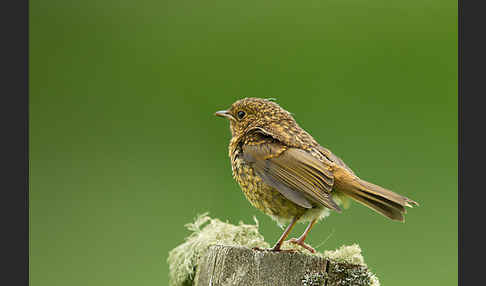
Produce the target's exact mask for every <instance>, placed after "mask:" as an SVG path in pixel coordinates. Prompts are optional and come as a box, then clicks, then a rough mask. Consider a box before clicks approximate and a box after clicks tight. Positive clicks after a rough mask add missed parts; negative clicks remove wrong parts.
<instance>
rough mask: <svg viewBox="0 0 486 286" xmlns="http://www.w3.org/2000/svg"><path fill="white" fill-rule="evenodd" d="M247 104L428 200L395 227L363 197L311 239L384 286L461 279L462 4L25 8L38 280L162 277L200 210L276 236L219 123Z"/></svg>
mask: <svg viewBox="0 0 486 286" xmlns="http://www.w3.org/2000/svg"><path fill="white" fill-rule="evenodd" d="M248 96H256V97H266V98H268V97H274V98H277V102H278V103H279V104H280V105H281V106H282V107H284V108H286V109H288V110H289V111H291V112H292V113H294V114H295V118H296V120H297V121H298V122H299V124H300V125H301V126H302V127H303V128H305V129H306V130H307V131H309V132H310V133H311V134H312V135H313V136H314V137H315V138H316V140H318V141H319V142H320V143H321V144H322V145H323V146H326V147H328V148H329V149H331V150H332V151H333V152H334V153H336V154H337V155H338V156H341V157H342V158H343V159H344V160H345V162H346V163H347V164H348V165H350V166H351V168H353V169H354V170H355V172H357V174H358V175H360V176H361V177H362V178H364V179H366V180H369V181H371V182H374V183H378V184H380V185H383V186H385V187H388V188H390V189H392V190H395V191H397V192H399V193H402V194H404V195H407V196H409V197H411V198H412V199H414V200H417V201H418V202H420V204H421V206H420V207H419V208H415V209H413V210H409V212H408V215H407V217H406V219H407V222H406V223H405V224H400V223H397V222H392V221H388V220H386V219H385V218H383V217H381V216H380V215H378V214H376V213H374V212H372V211H371V210H369V209H367V208H365V207H363V206H361V205H359V204H356V203H354V204H352V206H351V208H350V209H348V210H347V211H345V212H344V213H342V214H340V215H337V214H333V215H331V216H330V217H329V218H328V219H327V220H326V221H323V222H321V223H320V224H318V226H317V227H315V229H314V230H313V231H312V232H311V235H310V236H309V240H308V241H309V243H311V244H312V245H314V246H317V245H319V244H321V243H322V242H323V241H325V243H324V244H323V245H322V246H321V247H319V250H320V251H323V250H325V249H335V248H337V247H339V246H341V245H342V244H351V243H354V242H358V243H359V244H360V245H361V247H362V249H363V254H364V256H365V260H366V262H367V263H368V264H369V266H370V267H371V268H372V270H373V271H374V272H376V273H377V275H378V277H379V278H380V281H381V282H382V285H456V283H457V1H452V0H447V1H444V0H442V1H439V0H429V1H418V0H411V1H403V0H400V1H397V0H392V1H390V0H374V1H358V0H345V1H343V0H339V1H337V0H329V1H317V0H310V1H289V0H278V1H252V0H250V1H237V2H235V1H223V0H210V1H187V0H178V1H176V0H165V1H100V0H97V1H94V0H87V1H54V0H47V1H30V158H31V160H30V282H31V285H33V286H41V285H50V286H52V285H166V284H167V283H168V279H167V275H168V265H167V264H166V259H167V253H168V251H169V250H170V249H172V248H174V247H175V246H177V245H178V244H180V243H182V242H183V239H184V237H185V236H186V235H187V234H188V231H187V230H186V229H185V228H184V224H185V223H187V222H190V221H192V220H193V218H194V217H195V216H196V215H197V214H199V213H202V212H206V211H209V212H210V215H211V216H214V217H218V218H220V219H222V220H228V221H229V222H232V223H237V222H238V221H240V220H242V221H244V222H246V223H253V220H252V216H254V215H256V217H257V218H258V220H259V221H260V224H261V231H262V233H263V234H264V235H265V237H266V240H267V241H269V242H270V243H273V242H274V241H275V240H276V239H277V238H278V236H279V235H280V233H281V230H280V229H279V228H278V227H277V226H276V224H275V223H274V222H273V221H272V220H271V219H270V218H268V217H266V216H265V215H263V214H261V213H260V212H259V211H258V210H256V209H254V208H252V207H251V206H250V204H249V203H248V202H247V201H246V200H245V199H244V197H243V194H242V192H241V191H240V189H239V187H238V186H237V184H236V183H235V182H234V181H233V179H232V176H231V169H230V164H229V159H228V157H227V156H228V155H227V144H228V142H229V139H230V133H229V127H228V123H227V122H226V121H225V120H222V119H220V118H216V117H215V116H213V112H214V111H216V110H220V109H223V108H226V107H228V106H229V105H230V104H231V103H232V102H233V101H235V100H237V99H239V98H243V97H248ZM303 229H304V225H299V227H298V228H297V229H296V230H295V231H294V233H293V234H294V235H299V234H300V232H301V231H302V230H303ZM326 238H328V239H327V240H326Z"/></svg>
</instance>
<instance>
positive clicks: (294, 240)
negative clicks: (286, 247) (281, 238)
mask: <svg viewBox="0 0 486 286" xmlns="http://www.w3.org/2000/svg"><path fill="white" fill-rule="evenodd" d="M287 242H289V243H292V244H297V245H300V246H302V247H303V248H305V249H307V250H309V251H310V252H311V253H316V250H315V249H314V248H312V246H310V245H308V244H306V243H304V240H303V239H298V238H291V239H289V240H288V241H287Z"/></svg>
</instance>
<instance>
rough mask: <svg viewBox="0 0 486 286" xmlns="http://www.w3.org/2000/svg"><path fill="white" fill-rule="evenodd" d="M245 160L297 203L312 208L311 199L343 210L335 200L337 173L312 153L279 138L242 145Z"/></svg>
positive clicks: (273, 185) (334, 208) (269, 182)
mask: <svg viewBox="0 0 486 286" xmlns="http://www.w3.org/2000/svg"><path fill="white" fill-rule="evenodd" d="M242 149H243V159H245V160H246V161H247V162H248V163H250V164H251V165H252V167H253V169H254V170H255V172H256V173H257V174H258V175H259V176H260V177H261V178H262V179H263V180H264V181H265V183H267V184H269V185H271V186H272V187H274V188H275V189H277V190H278V191H279V192H280V193H281V194H282V195H284V196H285V197H286V198H288V199H289V200H291V201H293V202H294V203H296V204H298V205H301V206H303V207H306V208H310V207H311V204H310V203H309V201H313V202H317V203H319V204H322V205H324V206H326V207H328V208H330V209H333V210H336V211H341V209H340V208H339V206H338V205H337V204H336V203H335V202H334V201H333V200H332V197H331V190H332V187H333V185H334V176H333V173H332V171H330V169H329V168H328V166H327V165H326V164H325V163H323V162H321V161H319V160H318V159H316V158H314V157H313V156H312V155H311V154H310V153H308V152H306V151H304V150H301V149H297V148H288V147H286V146H285V145H283V144H281V143H280V142H278V141H275V140H274V141H272V142H268V141H267V142H261V143H259V144H246V145H243V146H242Z"/></svg>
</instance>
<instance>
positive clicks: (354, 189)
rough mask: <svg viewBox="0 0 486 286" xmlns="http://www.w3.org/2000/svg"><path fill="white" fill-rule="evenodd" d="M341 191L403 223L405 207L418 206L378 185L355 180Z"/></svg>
mask: <svg viewBox="0 0 486 286" xmlns="http://www.w3.org/2000/svg"><path fill="white" fill-rule="evenodd" d="M341 191H342V192H343V193H344V194H346V195H347V196H349V197H350V198H352V199H353V200H355V201H357V202H359V203H361V204H363V205H365V206H367V207H369V208H371V209H373V210H374V211H376V212H378V213H380V214H382V215H384V216H385V217H388V218H390V219H392V220H398V221H402V222H403V221H404V220H405V218H404V214H406V213H407V210H406V209H405V207H413V205H416V206H418V205H419V204H418V203H417V202H415V201H413V200H411V199H409V198H407V197H404V196H402V195H399V194H397V193H394V192H392V191H390V190H387V189H385V188H383V187H380V186H378V185H375V184H372V183H370V182H367V181H364V180H361V179H359V178H356V180H353V183H352V184H347V186H346V187H345V188H342V189H341Z"/></svg>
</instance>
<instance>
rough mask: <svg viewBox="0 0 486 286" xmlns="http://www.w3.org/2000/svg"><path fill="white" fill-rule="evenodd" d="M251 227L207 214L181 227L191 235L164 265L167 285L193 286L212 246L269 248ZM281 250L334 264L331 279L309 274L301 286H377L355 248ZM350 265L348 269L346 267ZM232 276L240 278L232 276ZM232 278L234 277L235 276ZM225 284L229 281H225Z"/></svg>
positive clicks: (256, 229)
mask: <svg viewBox="0 0 486 286" xmlns="http://www.w3.org/2000/svg"><path fill="white" fill-rule="evenodd" d="M254 220H255V224H253V225H252V224H244V223H243V222H241V221H240V222H239V224H238V225H233V224H230V223H228V222H222V221H220V220H219V219H216V218H211V217H209V216H208V214H207V213H204V214H202V215H199V216H198V217H197V218H196V219H195V221H194V222H193V223H189V224H186V225H185V227H186V228H187V229H188V230H189V231H191V234H190V235H189V236H188V237H187V238H186V239H185V242H184V243H182V244H180V245H179V246H177V247H176V248H174V249H173V250H171V251H170V252H169V257H168V259H167V262H168V264H169V285H170V286H190V285H192V284H193V280H194V276H195V273H196V266H197V264H198V262H199V259H200V258H202V257H204V256H205V254H206V252H207V251H208V249H209V247H210V246H212V245H216V244H218V245H227V246H245V247H249V248H252V247H259V248H269V247H270V245H269V244H268V243H267V242H265V240H264V238H263V236H262V235H261V234H260V233H259V231H258V221H257V220H256V218H254ZM282 249H294V250H297V251H299V252H302V253H305V254H309V255H315V256H319V257H322V258H327V259H329V260H331V261H333V262H334V263H332V264H331V265H333V266H332V267H334V269H332V271H331V272H330V273H333V275H328V273H322V272H313V273H306V274H305V275H304V277H303V279H302V285H305V286H317V285H323V282H324V281H325V280H326V279H329V281H332V280H333V279H335V280H336V281H338V280H339V279H341V278H342V280H339V281H340V283H341V284H339V285H342V286H344V285H370V286H379V285H380V282H379V281H378V278H377V277H376V276H375V275H374V274H373V273H371V272H370V271H369V269H368V268H367V265H366V264H365V262H364V259H363V256H362V255H361V248H360V247H359V245H357V244H353V245H349V246H346V245H343V246H341V247H340V248H338V249H336V250H333V251H324V252H316V253H311V252H310V251H308V250H307V249H305V248H303V247H301V246H298V245H295V244H291V243H287V242H286V243H284V244H283V245H282ZM350 264H351V265H350ZM235 275H240V274H239V273H236V274H235ZM235 277H236V276H235ZM228 282H229V281H228Z"/></svg>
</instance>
